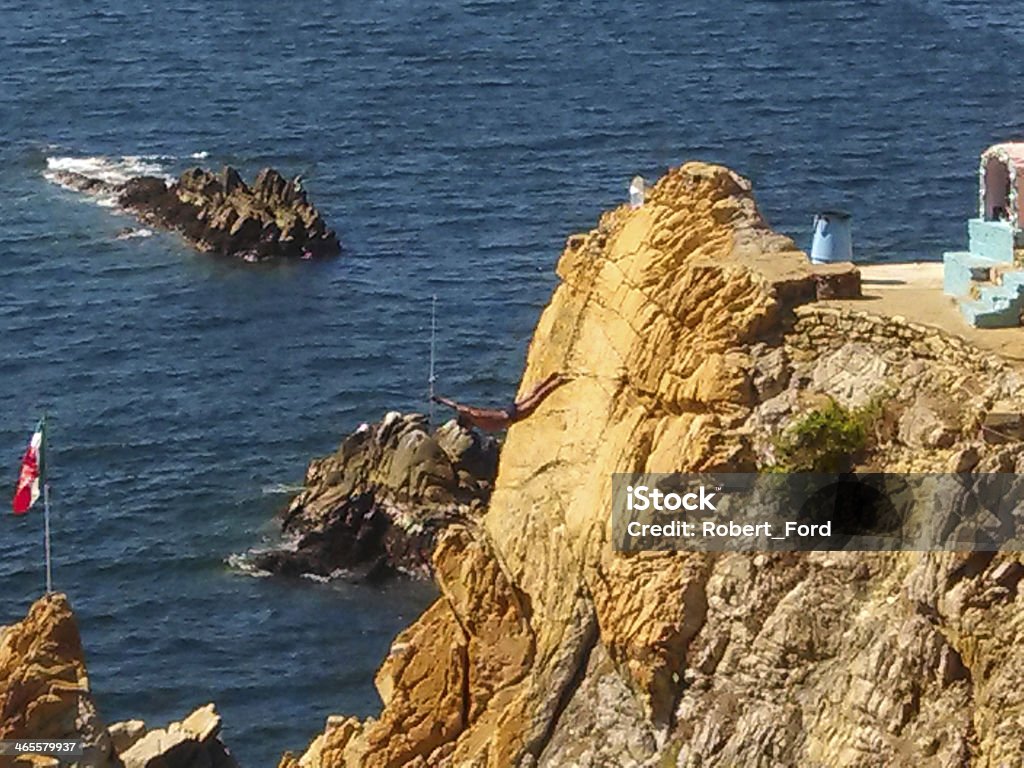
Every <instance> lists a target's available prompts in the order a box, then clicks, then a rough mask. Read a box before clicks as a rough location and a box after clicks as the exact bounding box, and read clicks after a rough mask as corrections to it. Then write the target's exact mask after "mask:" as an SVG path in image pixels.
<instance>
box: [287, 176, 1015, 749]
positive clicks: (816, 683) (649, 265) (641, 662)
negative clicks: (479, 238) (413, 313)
mask: <svg viewBox="0 0 1024 768" xmlns="http://www.w3.org/2000/svg"><path fill="white" fill-rule="evenodd" d="M558 274H559V276H560V277H561V280H562V282H561V284H560V285H559V286H558V288H557V290H556V291H555V294H554V296H553V298H552V300H551V303H550V305H549V306H548V307H547V309H546V310H545V311H544V313H543V315H542V317H541V319H540V322H539V324H538V327H537V330H536V333H535V335H534V338H533V341H532V343H531V346H530V350H529V356H528V361H527V366H526V370H525V373H524V376H523V383H522V387H521V389H522V390H523V391H525V390H527V389H528V388H529V387H530V386H532V384H533V383H534V382H535V381H537V380H539V379H542V378H544V377H545V376H546V375H548V374H550V373H552V372H556V371H561V372H566V373H569V374H571V375H572V376H573V380H572V382H571V383H569V384H568V385H566V386H565V387H563V388H561V389H560V390H559V391H557V392H556V393H555V394H553V395H552V396H551V398H550V399H549V400H548V401H546V402H545V403H544V405H543V406H542V407H541V408H540V409H539V410H538V411H537V412H536V413H534V414H533V415H532V416H531V417H530V418H529V419H526V420H524V421H522V422H520V423H517V424H515V425H514V426H513V427H512V428H511V429H510V430H509V432H508V437H507V440H506V442H505V444H504V446H503V449H502V458H501V466H500V470H499V474H498V477H497V480H496V483H495V489H494V493H493V494H492V497H491V501H490V505H489V508H488V511H487V513H486V515H485V516H484V517H483V519H482V521H480V523H479V524H472V525H465V526H459V527H454V526H453V527H449V528H448V529H447V530H446V531H445V532H444V534H443V536H442V538H441V542H440V543H439V545H438V546H437V548H436V550H435V553H434V566H435V571H436V573H437V578H438V582H439V584H440V587H441V593H442V594H441V597H440V598H439V599H438V600H437V602H435V603H434V604H433V605H432V606H431V607H430V608H429V609H428V610H427V611H426V612H425V613H424V615H423V616H422V617H421V618H420V619H419V620H418V621H417V622H416V623H414V624H413V625H412V626H411V627H410V628H409V629H407V630H406V631H405V632H403V633H402V634H401V635H400V636H399V638H398V639H397V640H396V642H395V645H394V646H393V648H392V651H391V654H390V655H389V657H388V659H387V660H386V661H385V663H384V666H383V667H382V670H381V673H380V674H379V675H378V678H377V685H378V689H379V690H380V693H381V698H382V700H383V708H382V711H381V713H380V715H379V716H378V717H375V718H370V719H367V720H365V721H358V720H356V719H354V718H343V717H334V718H331V720H329V722H328V727H327V729H326V730H325V732H324V733H323V734H322V735H321V736H319V737H318V738H317V739H316V740H315V741H314V742H313V744H311V745H310V747H309V748H308V750H307V751H306V752H305V754H303V755H302V756H301V757H296V756H292V755H286V757H285V758H284V759H283V761H282V765H283V766H295V765H299V766H303V768H340V767H341V766H346V767H347V768H354V767H355V766H360V767H363V766H365V767H370V766H374V767H376V766H401V765H412V766H431V768H433V767H434V766H474V767H476V766H489V767H492V768H508V767H509V766H523V767H525V766H534V765H543V766H554V765H559V766H563V765H576V766H581V767H582V766H592V767H595V768H596V767H597V766H609V765H616V766H641V765H644V766H722V767H723V768H724V767H725V766H735V765H744V766H808V765H829V766H855V765H856V766H862V765H864V766H867V765H878V766H882V765H887V766H917V765H936V766H961V765H977V766H991V767H993V768H994V767H995V766H1000V765H1015V764H1019V763H1020V762H1021V760H1022V756H1024V748H1022V746H1021V742H1020V737H1019V735H1020V733H1021V731H1022V728H1024V705H1022V703H1021V699H1020V697H1019V695H1017V694H1018V692H1019V691H1020V689H1021V687H1022V685H1024V672H1021V670H1024V663H1022V662H1024V610H1021V608H1022V603H1021V597H1020V583H1021V574H1022V573H1024V566H1022V565H1021V563H1019V562H1018V561H1017V559H1016V558H1014V557H1011V556H993V555H991V554H952V553H950V554H923V553H898V554H859V553H804V554H796V553H789V554H756V555H747V554H718V555H708V554H696V553H650V554H640V555H632V556H625V555H620V554H616V553H614V552H613V551H612V550H611V547H610V546H609V537H610V520H609V501H608V500H609V498H610V497H611V475H612V473H614V472H638V471H649V472H656V471H664V472H670V471H680V470H682V471H695V470H700V471H712V470H719V471H742V470H755V469H757V468H759V467H762V466H764V465H765V464H767V463H771V462H772V461H773V456H772V450H773V445H772V441H771V440H768V439H765V436H766V435H770V434H772V433H773V432H774V433H778V431H779V430H784V429H786V426H787V424H790V423H792V420H793V419H795V418H798V417H799V415H800V414H801V413H803V412H806V409H808V408H810V407H813V403H814V402H817V401H820V399H821V398H835V399H837V400H841V399H844V398H845V399H846V400H847V401H851V402H852V401H855V400H857V399H859V398H865V399H867V400H870V399H872V398H874V399H881V400H884V401H885V407H884V408H882V409H881V411H882V412H883V414H882V415H881V416H880V417H879V434H878V435H876V436H875V443H874V445H873V447H872V454H871V456H869V457H867V458H866V459H865V461H870V462H873V465H872V466H874V467H875V468H880V467H881V468H888V469H894V470H897V469H898V470H907V469H913V468H916V469H918V470H922V469H929V470H931V471H942V470H947V471H959V472H964V471H971V470H979V471H980V470H988V471H991V470H992V469H994V468H998V467H1004V468H1017V469H1018V471H1019V468H1020V467H1021V466H1022V464H1021V460H1022V456H1024V445H1022V444H1021V443H1020V441H1019V439H1018V438H1017V436H1016V435H1015V434H1014V433H1013V432H1012V431H1011V432H1010V433H1009V434H1008V435H1007V434H1006V433H1005V432H1003V431H1002V430H1000V439H999V440H998V441H994V440H986V439H985V428H986V427H985V425H986V424H987V423H992V421H993V420H992V419H991V418H989V417H990V416H991V415H992V414H993V413H994V411H995V410H996V403H997V402H998V403H999V405H998V410H999V412H1000V413H1006V412H1008V413H1010V415H1011V416H1012V415H1014V414H1016V415H1017V416H1018V417H1019V414H1020V413H1022V412H1024V403H1022V400H1021V396H1020V395H1019V394H1017V392H1018V391H1020V389H1021V388H1020V386H1019V384H1020V382H1019V377H1018V374H1017V373H1016V372H1015V371H1014V370H1012V369H1010V368H1008V367H1007V366H1006V365H1005V364H1004V363H1002V361H999V360H995V359H991V358H988V357H986V356H985V355H982V354H981V353H979V352H977V350H973V349H971V348H970V347H969V345H967V344H966V343H964V342H962V341H960V340H957V339H952V338H950V337H949V336H947V335H945V334H943V333H941V332H939V331H936V330H934V329H930V328H922V327H917V326H913V325H911V324H909V323H906V322H905V321H903V320H902V319H900V318H878V317H874V316H872V315H871V314H870V305H869V304H866V306H865V311H864V312H855V311H846V310H842V311H840V310H835V309H834V308H831V307H828V306H819V305H814V304H811V303H810V302H813V301H814V299H815V297H816V295H817V294H818V292H819V289H820V280H818V279H816V278H815V276H814V275H813V274H812V272H811V271H810V269H809V268H808V265H807V261H806V258H805V256H804V255H803V254H802V253H801V252H799V251H798V250H797V249H796V247H795V246H794V244H793V243H792V242H791V241H789V240H788V239H786V238H783V237H781V236H779V235H776V234H774V233H773V232H771V230H770V229H769V228H768V227H767V225H766V224H765V222H764V221H763V219H762V217H761V216H760V214H759V213H758V211H757V208H756V205H755V203H754V201H753V198H752V197H751V195H750V187H749V184H748V183H747V182H746V181H745V180H743V179H742V178H740V177H738V176H736V175H735V174H733V173H732V172H730V171H728V170H727V169H725V168H721V167H717V166H710V165H704V164H697V163H694V164H688V165H686V166H683V167H682V168H680V169H677V170H674V171H672V172H670V173H669V174H668V175H667V176H665V177H664V178H663V179H661V180H660V181H659V182H658V183H657V185H656V186H654V187H653V189H651V190H650V192H649V194H648V195H647V199H646V202H645V203H644V205H643V206H641V207H639V208H637V209H629V208H627V207H626V206H623V207H621V208H618V209H616V210H613V211H611V212H609V213H607V214H605V215H604V216H603V217H602V218H601V221H600V223H599V225H598V227H597V228H596V229H595V230H593V231H592V232H590V233H588V234H584V235H576V236H573V237H571V238H569V241H568V243H567V247H566V250H565V252H564V254H563V256H562V258H561V261H560V262H559V266H558ZM825 294H826V295H828V291H826V292H825ZM854 363H856V364H854ZM937 403H938V404H941V407H939V405H937ZM997 415H998V414H997ZM995 421H998V422H999V425H1000V426H1005V424H1004V422H1005V421H1006V419H998V418H997V419H995ZM1017 423H1020V422H1019V419H1018V422H1017ZM901 425H902V426H901ZM901 434H902V435H903V437H902V438H901ZM903 440H906V441H907V442H902V441H903ZM598 704H600V711H598V710H596V709H595V705H598Z"/></svg>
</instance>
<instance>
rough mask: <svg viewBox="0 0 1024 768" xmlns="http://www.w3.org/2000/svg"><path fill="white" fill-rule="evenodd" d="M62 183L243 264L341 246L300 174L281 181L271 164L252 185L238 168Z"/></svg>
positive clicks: (71, 178)
mask: <svg viewBox="0 0 1024 768" xmlns="http://www.w3.org/2000/svg"><path fill="white" fill-rule="evenodd" d="M53 180H54V181H55V182H56V183H57V184H60V185H61V186H63V187H66V188H68V189H73V190H76V191H78V192H83V193H85V194H89V195H93V196H106V197H113V198H115V199H116V201H117V205H118V207H119V208H121V209H122V210H125V211H127V212H129V213H132V214H134V215H135V216H136V217H137V218H138V219H139V220H140V221H142V222H143V223H145V224H147V225H151V226H155V227H160V228H163V229H169V230H173V231H175V232H178V233H180V234H181V235H182V236H183V237H184V238H185V239H186V240H187V241H188V242H189V243H190V244H191V245H192V246H193V247H194V248H196V249H197V250H200V251H203V252H207V253H216V254H220V255H223V256H233V257H237V258H241V259H243V260H245V261H263V260H268V259H314V258H323V257H328V256H336V255H338V254H339V253H340V252H341V245H340V243H339V242H338V237H337V235H336V234H335V233H334V230H332V229H330V228H328V226H327V224H326V223H325V222H324V219H323V217H322V216H321V215H320V212H319V211H317V209H316V208H315V207H314V206H313V205H312V203H310V202H309V200H308V199H307V196H306V192H305V190H304V189H303V188H302V184H301V181H300V180H299V179H297V178H296V179H292V180H290V181H289V180H286V179H285V178H284V177H282V176H281V174H279V173H278V172H277V171H275V170H274V169H272V168H265V169H264V170H262V171H260V173H259V174H258V175H257V176H256V179H255V180H254V181H253V183H252V185H251V186H250V185H247V184H246V183H245V181H243V180H242V177H241V175H240V174H239V173H238V171H237V170H235V169H234V168H231V167H230V166H226V167H225V168H224V169H223V170H222V171H221V173H219V174H215V173H213V172H212V171H208V170H204V169H202V168H193V169H191V170H188V171H185V172H184V173H183V174H181V176H180V177H179V178H178V179H177V180H175V181H174V182H172V183H170V184H168V182H167V181H166V180H165V179H163V178H160V177H156V176H140V177H137V178H133V179H129V180H128V181H126V182H125V183H123V184H111V183H109V182H106V181H103V180H101V179H97V178H91V177H89V176H85V175H83V174H80V173H76V172H73V171H66V170H62V171H57V172H55V173H54V174H53Z"/></svg>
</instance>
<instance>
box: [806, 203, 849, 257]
mask: <svg viewBox="0 0 1024 768" xmlns="http://www.w3.org/2000/svg"><path fill="white" fill-rule="evenodd" d="M837 261H853V238H852V236H851V235H850V214H848V213H846V212H844V211H822V212H821V213H819V214H817V215H816V216H815V217H814V239H813V240H812V241H811V263H812V264H832V263H835V262H837Z"/></svg>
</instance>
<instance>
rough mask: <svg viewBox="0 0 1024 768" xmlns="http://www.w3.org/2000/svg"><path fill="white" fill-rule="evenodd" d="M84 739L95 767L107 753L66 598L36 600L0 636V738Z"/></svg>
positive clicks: (76, 627) (76, 626)
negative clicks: (19, 618) (21, 618)
mask: <svg viewBox="0 0 1024 768" xmlns="http://www.w3.org/2000/svg"><path fill="white" fill-rule="evenodd" d="M24 738H35V739H47V738H52V739H72V738H79V739H85V741H86V743H87V744H88V745H89V750H88V752H89V757H90V758H91V759H92V760H94V761H96V764H102V763H103V762H105V760H106V758H107V755H109V753H110V742H109V737H108V736H107V733H106V728H105V727H104V726H103V724H102V722H101V721H100V718H99V716H98V715H97V713H96V707H95V704H94V703H93V701H92V696H91V694H90V691H89V678H88V676H87V674H86V669H85V656H84V654H83V652H82V641H81V638H80V637H79V634H78V625H77V624H76V622H75V619H74V616H73V615H72V613H71V608H70V606H69V605H68V601H67V598H66V597H65V596H64V595H62V594H52V595H47V596H46V597H43V598H40V599H39V600H37V601H36V602H35V603H34V604H33V605H32V608H31V609H30V610H29V612H28V615H27V616H26V617H25V618H24V620H22V621H20V622H18V623H17V624H12V625H11V626H9V627H6V628H5V629H4V630H3V634H2V635H0V739H24Z"/></svg>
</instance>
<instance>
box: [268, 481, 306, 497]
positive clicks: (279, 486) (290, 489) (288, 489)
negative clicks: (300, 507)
mask: <svg viewBox="0 0 1024 768" xmlns="http://www.w3.org/2000/svg"><path fill="white" fill-rule="evenodd" d="M304 490H305V486H303V485H287V484H285V483H274V484H273V485H265V486H263V487H262V488H261V489H260V491H261V493H262V494H263V495H264V496H278V495H281V494H285V493H299V492H301V491H304Z"/></svg>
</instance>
